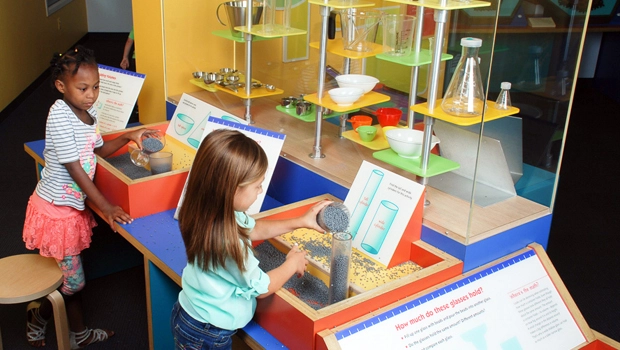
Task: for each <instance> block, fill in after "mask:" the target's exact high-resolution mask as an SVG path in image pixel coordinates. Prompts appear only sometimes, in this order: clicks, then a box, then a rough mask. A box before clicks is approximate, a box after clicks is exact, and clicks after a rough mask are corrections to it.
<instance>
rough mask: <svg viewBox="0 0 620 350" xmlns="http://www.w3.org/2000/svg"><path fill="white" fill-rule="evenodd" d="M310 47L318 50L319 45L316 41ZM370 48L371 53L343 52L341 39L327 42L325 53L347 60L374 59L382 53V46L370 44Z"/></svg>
mask: <svg viewBox="0 0 620 350" xmlns="http://www.w3.org/2000/svg"><path fill="white" fill-rule="evenodd" d="M309 45H310V47H312V48H315V49H319V48H320V43H319V42H318V41H313V42H311V43H310V44H309ZM370 47H372V50H371V51H352V50H345V49H344V43H343V42H342V38H338V39H332V40H329V41H327V46H326V48H325V49H326V51H327V52H329V53H333V54H334V55H337V56H341V57H344V58H349V59H354V60H355V59H363V58H368V57H374V56H377V55H379V54H380V53H382V52H383V46H381V45H379V44H375V43H371V45H370Z"/></svg>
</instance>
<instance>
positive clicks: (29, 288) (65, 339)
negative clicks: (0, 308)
mask: <svg viewBox="0 0 620 350" xmlns="http://www.w3.org/2000/svg"><path fill="white" fill-rule="evenodd" d="M0 276H2V277H1V278H2V282H1V283H0V304H18V303H26V302H29V301H33V300H37V299H39V298H42V297H45V296H46V297H47V299H49V301H50V302H51V303H52V307H53V309H54V325H55V327H56V338H57V339H58V349H70V348H71V346H70V344H69V323H68V321H67V312H66V311H65V301H64V299H63V298H62V295H60V292H58V291H57V290H56V289H57V288H58V287H59V286H60V285H61V284H62V280H63V275H62V272H61V271H60V268H59V267H58V264H57V263H56V260H54V259H53V258H46V257H43V256H41V255H39V254H22V255H14V256H9V257H6V258H2V259H0ZM0 350H2V338H0Z"/></svg>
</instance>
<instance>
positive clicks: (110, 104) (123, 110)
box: [95, 64, 146, 132]
mask: <svg viewBox="0 0 620 350" xmlns="http://www.w3.org/2000/svg"><path fill="white" fill-rule="evenodd" d="M145 77H146V75H144V74H140V73H136V72H132V71H128V70H123V69H120V68H115V67H109V66H105V65H103V64H100V65H99V98H97V102H95V108H96V109H97V117H98V122H99V130H101V132H110V131H116V130H122V129H125V128H126V127H127V122H128V121H129V118H130V117H131V112H132V111H133V107H134V106H135V105H136V101H137V100H138V95H139V94H140V90H142V84H144V78H145Z"/></svg>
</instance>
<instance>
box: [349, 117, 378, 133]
mask: <svg viewBox="0 0 620 350" xmlns="http://www.w3.org/2000/svg"><path fill="white" fill-rule="evenodd" d="M347 121H348V122H349V123H351V125H353V130H355V132H357V128H359V127H360V126H362V125H372V117H369V116H367V115H354V116H352V117H351V118H350V119H347Z"/></svg>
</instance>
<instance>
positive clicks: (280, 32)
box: [206, 1, 306, 124]
mask: <svg viewBox="0 0 620 350" xmlns="http://www.w3.org/2000/svg"><path fill="white" fill-rule="evenodd" d="M246 3H247V12H246V13H252V6H253V1H247V2H246ZM272 26H273V27H272V30H268V31H266V30H265V25H262V24H256V25H254V24H252V16H246V25H245V26H238V27H235V30H238V31H240V32H241V33H243V37H242V40H241V41H239V40H237V38H235V37H232V35H231V37H230V38H228V36H225V35H223V34H222V33H221V32H218V34H216V35H218V36H221V37H225V38H228V39H232V40H235V41H239V42H244V43H245V70H246V74H245V75H246V80H247V81H252V42H253V41H254V38H256V37H260V38H262V39H263V40H265V39H274V38H282V37H286V36H294V35H302V34H306V31H305V30H302V29H297V28H292V27H291V28H286V27H285V26H283V25H280V24H273V25H272ZM214 87H215V88H216V89H217V90H219V91H223V92H226V93H229V94H232V95H235V96H237V97H240V98H241V99H243V102H244V104H245V115H244V117H245V120H246V121H247V122H248V123H250V124H253V123H254V122H253V120H252V113H251V106H252V99H253V98H259V97H265V96H273V95H278V94H282V93H283V92H284V91H283V90H281V89H277V88H276V90H275V91H267V90H266V89H265V88H264V87H261V88H259V89H256V91H252V84H246V85H245V88H244V91H243V92H241V91H237V92H235V91H233V90H230V89H227V88H226V87H223V86H218V85H214ZM206 90H208V89H206Z"/></svg>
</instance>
